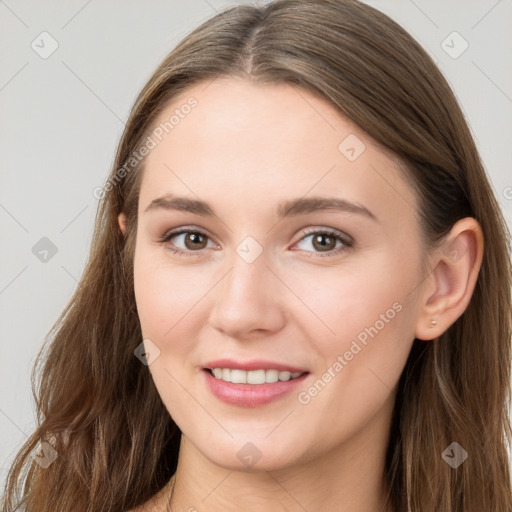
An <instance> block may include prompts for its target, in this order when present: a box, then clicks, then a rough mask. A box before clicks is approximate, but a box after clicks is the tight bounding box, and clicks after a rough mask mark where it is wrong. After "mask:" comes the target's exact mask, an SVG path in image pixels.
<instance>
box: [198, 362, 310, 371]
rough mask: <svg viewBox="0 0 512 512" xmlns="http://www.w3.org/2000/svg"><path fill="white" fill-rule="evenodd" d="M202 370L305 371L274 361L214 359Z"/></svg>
mask: <svg viewBox="0 0 512 512" xmlns="http://www.w3.org/2000/svg"><path fill="white" fill-rule="evenodd" d="M204 368H207V369H209V370H212V369H213V368H230V369H232V370H245V371H251V370H278V371H280V372H290V373H297V372H300V373H304V372H307V370H304V369H303V368H298V367H296V366H291V365H289V364H283V363H277V362H274V361H264V360H263V359H253V360H252V361H235V360H234V359H216V360H215V361H209V362H207V363H205V365H204Z"/></svg>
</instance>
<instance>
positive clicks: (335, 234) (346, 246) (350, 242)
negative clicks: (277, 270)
mask: <svg viewBox="0 0 512 512" xmlns="http://www.w3.org/2000/svg"><path fill="white" fill-rule="evenodd" d="M183 233H194V234H198V235H201V236H204V237H206V238H208V239H210V237H209V236H208V235H207V234H206V233H204V232H203V231H201V230H198V229H191V228H180V229H178V230H176V231H171V232H169V233H166V234H164V235H163V236H162V237H160V238H159V240H158V241H159V242H160V243H167V242H168V241H169V240H170V239H171V238H173V237H175V236H178V235H182V234H183ZM312 234H315V235H316V234H321V235H330V236H333V237H334V238H336V239H337V240H340V241H341V242H342V243H343V246H342V247H338V248H337V249H333V250H332V251H329V253H326V254H322V253H320V252H317V253H316V254H317V255H318V256H319V257H320V258H330V257H333V256H338V255H339V254H340V253H341V252H345V251H347V250H350V249H352V248H353V247H354V241H353V240H351V239H349V238H348V237H346V236H343V235H342V234H341V233H339V232H338V231H334V230H331V229H322V230H319V229H311V230H308V231H306V232H305V233H304V236H303V237H302V238H301V239H300V240H299V242H301V241H302V240H303V239H304V238H306V237H307V236H309V235H312ZM299 242H297V243H299ZM168 250H169V251H171V252H173V253H174V254H177V255H178V256H196V255H197V253H201V252H202V251H203V250H204V249H201V250H199V251H183V250H182V249H177V248H174V247H171V246H169V247H168ZM299 250H300V249H299ZM306 252H313V253H314V252H315V251H306Z"/></svg>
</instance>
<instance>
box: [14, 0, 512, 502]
mask: <svg viewBox="0 0 512 512" xmlns="http://www.w3.org/2000/svg"><path fill="white" fill-rule="evenodd" d="M99 195H100V196H101V199H102V201H101V204H100V209H99V213H98V218H97V224H96V229H95V234H94V240H93V244H92V248H91V255H90V259H89V262H88V265H87V268H86V270H85V273H84V275H83V276H82V279H81V281H80V286H79V287H78V290H77V291H76V293H75V296H74V297H73V299H72V300H71V302H70V304H69V305H68V307H67V308H66V310H65V311H64V312H63V314H62V316H61V317H60V318H59V320H58V321H57V323H56V325H55V326H54V330H53V331H52V334H53V339H52V340H51V343H50V345H49V350H48V352H47V353H46V354H45V355H44V357H43V356H42V355H41V361H42V362H44V367H43V369H42V374H41V389H40V393H39V397H38V407H39V413H40V420H41V421H40V426H39V427H38V429H37V430H36V432H35V433H34V434H33V436H32V437H31V438H30V440H29V441H28V442H27V444H26V445H25V446H24V447H23V449H22V450H21V451H20V453H19V455H18V458H17V460H16V461H15V464H14V465H13V468H12V470H11V473H10V479H9V482H8V486H7V489H6V496H5V503H6V504H5V506H4V508H5V509H6V510H16V504H17V503H20V506H21V505H22V506H23V507H24V508H23V509H24V510H27V511H30V512H32V511H41V510H52V511H57V510H59V511H60V510H66V511H68V510H73V511H76V512H81V511H86V510H87V511H94V512H96V511H98V512H99V511H107V510H109V511H132V512H134V511H163V510H172V511H185V510H188V511H194V510H196V511H202V510H208V511H221V510H222V511H234V510H250V511H260V510H265V511H278V510H293V511H295V510H308V511H315V510H329V511H331V510H332V511H343V512H359V511H370V510H371V511H385V512H390V511H393V512H399V511H400V512H401V511H408V510H409V511H415V512H416V511H433V510H435V511H457V512H481V511H482V510H485V511H500V512H505V511H510V510H512V498H511V481H510V470H509V466H508V465H509V461H508V458H507V449H506V448H507V447H506V443H507V441H510V436H511V430H510V423H509V418H508V416H507V409H506V404H507V400H508V399H509V397H510V376H511V375H510V360H511V350H510V349H511V346H510V340H511V317H510V311H511V294H510V287H511V267H510V260H509V256H508V249H509V247H508V246H507V230H506V226H505V223H504V221H503V218H502V216H501V213H500V210H499V207H498V204H497V202H496V199H495V198H494V196H493V193H492V190H491V187H490V185H489V181H488V178H487V176H486V174H485V171H484V169H483V166H482V164H481V161H480V159H479V156H478V154H477V150H476V148H475V144H474V141H473V139H472V137H471V134H470V131H469V129H468V127H467V125H466V123H465V121H464V118H463V115H462V113H461V110H460V108H459V106H458V105H457V102H456V100H455V98H454V96H453V94H452V92H451V90H450V88H449V86H448V85H447V83H446V81H445V80H444V78H443V77H442V75H441V73H440V72H439V71H438V69H437V68H436V67H435V65H434V64H433V62H432V61H431V59H430V58H429V57H428V55H427V54H426V52H425V51H424V50H422V49H421V48H420V46H419V45H418V44H417V43H416V42H415V41H414V40H413V39H412V38H411V36H409V35H408V34H407V33H406V32H405V31H404V30H403V29H402V28H401V27H399V26H398V25H397V24H396V23H394V22H393V21H392V20H390V19H389V18H388V17H387V16H385V15H384V14H382V13H380V12H378V11H377V10H375V9H373V8H371V7H369V6H366V5H364V4H361V3H359V2H356V1H352V0H343V1H339V0H306V1H300V2H299V1H296V0H277V1H276V2H274V3H271V4H269V5H267V6H264V7H263V6H262V7H253V6H243V7H236V8H231V9H228V10H226V11H225V12H223V13H221V14H219V15H217V16H215V17H214V18H212V19H210V20H209V21H207V22H206V23H204V24H203V25H202V26H200V27H199V28H198V29H196V30H195V31H194V32H192V33H191V34H190V35H189V36H187V37H186V38H185V39H184V40H183V41H182V42H181V43H180V44H179V45H178V46H177V48H176V49H175V50H174V51H173V52H172V53H171V54H170V55H169V56H168V57H167V58H166V59H165V60H164V62H162V64H161V65H160V66H159V68H158V69H157V70H156V72H155V73H154V75H153V76H152V77H151V79H150V80H149V82H148V83H147V85H146V86H145V87H144V89H143V90H142V92H141V93H140V95H139V97H138V99H137V101H136V103H135V105H134V107H133V110H132V112H131V115H130V118H129V120H128V123H127V125H126V128H125V131H124V134H123V136H122V139H121V142H120V145H119V148H118V152H117V155H116V160H115V164H114V167H113V169H112V172H111V175H110V177H109V179H108V181H107V183H106V184H105V186H104V187H103V189H102V190H101V193H100V194H99ZM34 452H35V454H34ZM25 472H26V473H25ZM23 479H25V486H24V487H21V482H22V481H23ZM17 484H19V485H18V487H17ZM17 489H18V491H19V492H18V496H17V495H16V490H17Z"/></svg>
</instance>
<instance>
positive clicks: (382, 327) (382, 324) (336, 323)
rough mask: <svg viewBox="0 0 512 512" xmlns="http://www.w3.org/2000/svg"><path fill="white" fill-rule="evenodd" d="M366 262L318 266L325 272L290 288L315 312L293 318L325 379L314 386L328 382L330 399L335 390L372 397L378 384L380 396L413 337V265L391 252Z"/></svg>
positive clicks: (397, 373)
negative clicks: (306, 336)
mask: <svg viewBox="0 0 512 512" xmlns="http://www.w3.org/2000/svg"><path fill="white" fill-rule="evenodd" d="M366 263H367V265H365V266H364V269H363V268H362V267H359V268H358V269H355V268H354V269H350V271H349V270H348V269H347V268H345V269H343V270H340V272H339V273H338V272H336V273H334V272H332V271H331V272H330V273H329V275H327V272H325V269H322V270H323V272H324V274H322V273H321V272H317V273H316V275H313V274H312V275H310V276H308V277H307V278H303V279H302V280H301V281H300V287H299V288H298V289H296V290H295V291H296V293H297V295H298V296H300V297H305V298H306V300H305V302H306V301H307V303H308V304H311V310H312V313H314V314H309V313H307V314H305V315H302V316H296V318H297V319H298V321H299V322H300V323H301V329H302V330H303V331H304V332H307V333H308V334H309V339H310V340H311V341H312V343H314V347H315V353H316V363H315V371H316V372H317V373H318V374H319V375H320V376H321V378H322V380H324V381H325V382H323V383H319V386H318V388H319V389H321V390H323V389H324V387H322V386H323V384H325V383H326V382H329V384H328V385H327V386H325V387H329V388H330V389H331V392H327V393H325V396H324V399H326V400H327V401H331V404H332V401H338V400H339V397H340V396H341V395H340V393H341V394H345V393H349V394H350V395H353V393H355V394H356V395H358V396H360V397H364V396H367V397H368V399H370V400H371V399H372V398H371V395H372V394H374V393H375V392H378V388H382V391H383V396H384V395H385V394H386V393H387V392H388V391H389V389H391V388H392V387H393V386H394V385H395V383H396V381H397V380H398V378H399V376H400V374H401V371H402V369H403V366H404V364H405V361H406V359H407V356H408V353H409V351H410V348H411V345H412V341H413V339H414V336H413V332H414V329H413V323H414V322H413V317H414V304H413V303H412V298H411V295H410V294H409V292H410V290H411V289H412V288H414V286H413V283H414V282H415V276H416V274H415V269H414V268H412V267H413V266H411V265H410V264H409V265H408V266H404V264H403V261H402V262H401V261H399V260H398V259H396V258H393V257H392V255H390V256H389V257H382V255H381V257H380V258H375V259H374V260H373V261H367V262H366ZM336 274H337V275H336ZM324 276H325V277H324ZM323 376H325V379H323ZM330 382H332V383H333V384H330ZM387 386H389V388H387ZM306 391H307V390H306ZM312 393H313V394H314V393H315V391H312ZM331 393H332V394H331ZM322 394H323V391H322ZM374 396H375V395H374ZM381 398H382V397H381ZM346 399H347V400H348V399H349V397H348V396H347V397H346ZM306 400H307V398H306ZM342 402H343V400H342Z"/></svg>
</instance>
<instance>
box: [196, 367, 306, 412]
mask: <svg viewBox="0 0 512 512" xmlns="http://www.w3.org/2000/svg"><path fill="white" fill-rule="evenodd" d="M251 364H252V363H251ZM278 366H279V365H278ZM281 367H282V365H281ZM214 368H229V366H214ZM232 368H235V369H236V368H238V369H245V368H240V366H235V367H232ZM272 368H274V369H276V370H277V369H278V368H276V367H275V366H273V367H272ZM289 368H291V367H289ZM253 369H264V368H263V367H262V366H258V368H253ZM265 369H270V368H265ZM282 371H289V370H282ZM299 371H300V370H299ZM201 373H202V374H203V375H204V378H205V380H206V385H207V386H208V388H209V389H210V391H211V392H212V393H213V395H214V396H216V397H217V398H218V399H219V400H221V401H223V402H225V403H227V404H230V405H237V406H239V407H259V406H262V405H266V404H269V403H271V402H273V401H275V400H278V399H279V398H282V397H284V396H285V395H288V394H289V393H291V392H292V391H293V390H295V389H296V388H297V387H299V386H300V385H301V384H302V383H303V382H304V380H305V379H306V378H307V377H308V375H309V372H306V373H304V374H303V375H301V376H300V377H297V378H296V379H293V380H288V381H278V382H272V383H266V384H233V383H232V382H226V381H224V380H222V379H217V378H215V377H214V376H213V375H212V374H211V373H210V371H209V370H208V369H207V368H203V371H202V372H201Z"/></svg>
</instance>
